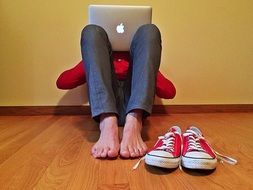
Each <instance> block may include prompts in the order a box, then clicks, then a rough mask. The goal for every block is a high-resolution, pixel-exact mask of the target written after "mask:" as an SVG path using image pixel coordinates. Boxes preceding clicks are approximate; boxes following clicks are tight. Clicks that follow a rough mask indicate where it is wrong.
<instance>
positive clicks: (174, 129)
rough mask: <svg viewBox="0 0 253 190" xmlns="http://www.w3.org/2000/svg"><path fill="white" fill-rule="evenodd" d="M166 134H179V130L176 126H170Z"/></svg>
mask: <svg viewBox="0 0 253 190" xmlns="http://www.w3.org/2000/svg"><path fill="white" fill-rule="evenodd" d="M168 132H178V133H179V134H181V129H180V128H179V127H178V126H172V127H171V128H170V130H169V131H168Z"/></svg>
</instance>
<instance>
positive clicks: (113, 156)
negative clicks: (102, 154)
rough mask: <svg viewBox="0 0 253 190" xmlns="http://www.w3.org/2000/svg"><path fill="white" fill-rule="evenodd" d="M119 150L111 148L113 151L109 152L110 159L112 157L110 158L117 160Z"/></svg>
mask: <svg viewBox="0 0 253 190" xmlns="http://www.w3.org/2000/svg"><path fill="white" fill-rule="evenodd" d="M118 152H119V151H118V149H117V148H111V149H109V151H108V157H110V158H115V157H117V156H118Z"/></svg>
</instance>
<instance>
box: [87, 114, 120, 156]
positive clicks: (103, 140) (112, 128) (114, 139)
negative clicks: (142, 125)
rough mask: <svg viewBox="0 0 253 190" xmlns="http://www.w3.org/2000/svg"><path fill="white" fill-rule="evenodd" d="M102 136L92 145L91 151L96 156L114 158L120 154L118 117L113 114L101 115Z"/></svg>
mask: <svg viewBox="0 0 253 190" xmlns="http://www.w3.org/2000/svg"><path fill="white" fill-rule="evenodd" d="M99 128H100V131H101V133H100V137H99V139H98V141H97V142H96V144H95V145H94V146H93V147H92V149H91V153H92V155H93V156H94V157H95V158H106V157H109V158H114V157H117V156H118V154H119V136H118V124H117V117H116V116H115V115H113V114H102V115H101V116H100V124H99Z"/></svg>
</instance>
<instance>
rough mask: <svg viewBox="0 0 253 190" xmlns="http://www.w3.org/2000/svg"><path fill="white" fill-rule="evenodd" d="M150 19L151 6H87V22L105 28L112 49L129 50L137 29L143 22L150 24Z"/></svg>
mask: <svg viewBox="0 0 253 190" xmlns="http://www.w3.org/2000/svg"><path fill="white" fill-rule="evenodd" d="M151 19H152V7H151V6H125V5H90V6H89V24H96V25H99V26H101V27H103V28H104V29H105V31H106V32H107V34H108V37H109V40H110V42H111V45H112V50H113V51H129V49H130V45H131V41H132V38H133V36H134V34H135V32H136V31H137V29H138V28H139V27H140V26H141V25H143V24H150V23H151Z"/></svg>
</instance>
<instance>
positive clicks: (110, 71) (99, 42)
mask: <svg viewBox="0 0 253 190" xmlns="http://www.w3.org/2000/svg"><path fill="white" fill-rule="evenodd" d="M81 51H82V58H83V60H84V62H85V70H86V80H87V86H88V95H89V103H90V106H91V112H92V117H93V118H94V119H95V120H96V121H99V116H100V114H102V113H115V114H118V110H117V102H116V98H117V97H116V94H117V92H116V91H117V79H116V77H115V73H114V68H113V64H112V50H111V44H110V42H109V39H108V36H107V34H106V32H105V30H104V29H103V28H102V27H100V26H97V25H87V26H86V27H84V29H83V31H82V36H81Z"/></svg>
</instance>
